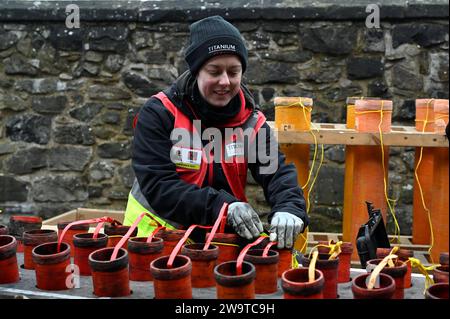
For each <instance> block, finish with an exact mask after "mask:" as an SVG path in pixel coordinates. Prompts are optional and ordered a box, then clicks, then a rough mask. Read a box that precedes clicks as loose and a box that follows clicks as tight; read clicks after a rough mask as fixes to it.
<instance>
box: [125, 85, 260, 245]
mask: <svg viewBox="0 0 450 319" xmlns="http://www.w3.org/2000/svg"><path fill="white" fill-rule="evenodd" d="M154 97H156V98H157V99H159V100H160V101H161V102H162V104H163V105H164V106H165V107H166V108H167V110H169V112H170V113H171V114H172V115H173V116H174V118H175V123H174V129H184V130H186V131H187V132H189V133H190V134H191V136H193V135H194V134H198V135H197V136H200V132H198V131H197V129H196V127H195V126H194V124H193V121H192V119H190V118H189V117H188V116H186V115H185V114H184V113H183V112H182V111H181V110H179V109H178V108H177V107H176V106H175V105H174V104H173V103H172V101H170V99H169V98H168V97H167V96H166V94H164V93H163V92H159V93H158V94H156V95H154ZM239 97H240V100H241V111H240V116H237V117H236V118H240V119H241V121H240V122H237V123H236V122H234V123H233V124H234V125H235V126H233V129H235V130H236V128H240V129H242V131H245V130H246V129H248V128H252V129H253V131H252V134H251V136H250V142H252V141H253V140H254V139H255V137H256V134H257V133H258V131H259V129H260V128H261V127H262V125H263V124H264V123H265V121H266V118H265V116H264V114H263V113H262V112H260V111H258V110H253V111H252V110H250V109H246V108H245V98H244V93H243V92H242V90H240V91H239ZM135 122H136V121H135ZM224 124H225V125H226V124H227V123H224ZM226 138H227V137H224V141H223V142H222V150H221V156H222V158H221V159H222V160H221V166H222V169H223V172H224V175H225V177H226V179H227V182H228V185H229V186H230V188H231V191H232V192H233V195H234V196H235V197H236V198H237V199H239V200H240V201H243V202H247V198H246V196H245V185H246V183H247V159H246V158H244V156H230V157H229V158H227V159H226V160H225V156H226V155H225V154H228V153H226V152H227V149H226V148H227V147H228V146H230V145H232V144H233V143H235V142H236V136H235V135H232V136H229V137H228V140H225V139H226ZM192 151H195V152H196V154H197V155H198V156H201V160H200V163H199V167H196V168H197V169H192V168H187V167H183V165H181V166H179V165H177V167H176V171H177V173H178V175H179V176H180V178H181V179H183V180H184V181H185V182H187V183H190V184H195V185H197V186H199V187H202V185H203V184H204V181H205V177H206V173H207V171H208V170H209V179H210V181H212V173H213V164H214V163H213V162H212V161H211V162H210V163H208V161H207V156H213V154H206V152H205V149H204V148H203V146H202V145H201V143H200V149H193V150H192ZM200 154H201V155H200ZM144 211H146V212H149V213H150V214H151V215H152V216H153V217H154V218H155V219H157V220H158V222H160V223H161V224H162V225H163V226H166V227H167V228H169V229H174V228H177V229H182V228H186V227H183V226H182V225H180V224H178V223H176V222H174V221H170V220H167V219H164V218H162V217H160V216H158V214H157V213H156V212H155V211H154V210H153V209H152V208H151V206H150V205H149V203H148V201H147V200H146V198H145V196H144V194H142V192H141V189H140V187H139V183H138V182H137V179H135V180H134V183H133V187H132V188H131V191H130V193H129V195H128V203H127V208H126V210H125V218H124V225H131V224H132V223H133V222H134V220H135V219H136V218H137V217H138V216H139V215H140V214H141V213H142V212H144ZM188 226H189V225H188ZM155 227H156V224H155V223H154V222H153V221H151V220H150V219H149V218H148V217H144V218H143V219H142V221H141V222H140V223H139V225H138V229H139V232H138V237H144V236H147V235H149V234H150V232H151V231H152V230H153V229H154V228H155Z"/></svg>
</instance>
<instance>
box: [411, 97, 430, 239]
mask: <svg viewBox="0 0 450 319" xmlns="http://www.w3.org/2000/svg"><path fill="white" fill-rule="evenodd" d="M433 106H434V100H433V99H417V100H416V131H418V132H434V107H433ZM425 121H426V124H425ZM420 149H421V148H420V147H416V150H415V161H414V169H415V168H416V167H417V164H418V163H419V159H420ZM433 158H434V147H424V148H423V149H422V159H421V161H420V166H419V168H418V169H417V176H418V177H419V181H420V185H421V186H422V193H423V199H424V202H425V205H426V206H427V208H428V209H430V204H431V199H432V193H431V187H432V185H433ZM413 191H414V193H413V225H412V242H413V243H414V244H420V245H428V244H430V242H431V237H430V236H431V233H430V222H429V221H428V213H427V211H426V210H425V208H424V207H423V203H422V198H421V196H420V188H419V184H418V182H417V179H416V176H415V174H414V187H413Z"/></svg>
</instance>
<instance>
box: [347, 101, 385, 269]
mask: <svg viewBox="0 0 450 319" xmlns="http://www.w3.org/2000/svg"><path fill="white" fill-rule="evenodd" d="M382 106H383V107H382ZM381 110H383V121H382V125H381V131H382V133H387V132H390V130H391V117H392V101H389V100H357V101H356V102H355V129H356V131H357V132H372V133H379V128H378V127H379V124H380V120H381ZM353 150H354V160H353V176H352V177H351V186H350V189H351V190H352V199H351V202H352V203H351V205H352V206H351V216H350V221H348V219H346V220H345V221H344V222H347V223H350V226H348V225H346V227H344V232H345V233H344V234H343V239H344V240H346V241H347V240H348V241H351V242H355V240H356V235H357V234H358V230H359V227H360V226H361V225H362V224H364V223H366V222H367V220H368V215H367V207H366V203H365V201H369V202H372V203H373V205H374V207H375V208H378V209H381V212H382V215H383V219H384V222H385V223H386V211H387V203H386V197H385V193H384V178H386V179H387V175H388V160H389V148H388V147H386V146H384V165H385V172H384V173H383V166H382V162H381V159H382V152H381V147H380V146H378V145H377V146H372V145H355V146H354V147H353ZM347 218H348V217H347ZM346 238H348V239H346ZM352 260H355V261H357V260H359V257H358V253H357V250H356V249H355V250H354V251H353V254H352Z"/></svg>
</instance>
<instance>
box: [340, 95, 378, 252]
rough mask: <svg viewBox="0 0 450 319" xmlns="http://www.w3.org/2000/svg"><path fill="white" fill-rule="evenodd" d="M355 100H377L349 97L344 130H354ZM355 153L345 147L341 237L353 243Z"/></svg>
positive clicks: (347, 146)
mask: <svg viewBox="0 0 450 319" xmlns="http://www.w3.org/2000/svg"><path fill="white" fill-rule="evenodd" d="M356 100H379V98H376V97H363V96H361V97H358V96H351V97H348V98H347V123H346V128H348V129H353V130H354V129H355V103H356ZM354 160H355V152H354V145H346V146H345V174H344V207H343V222H342V235H343V238H342V240H343V241H346V242H351V243H353V242H354V240H355V239H354V238H351V225H352V202H353V190H352V186H353V170H354V164H353V163H354Z"/></svg>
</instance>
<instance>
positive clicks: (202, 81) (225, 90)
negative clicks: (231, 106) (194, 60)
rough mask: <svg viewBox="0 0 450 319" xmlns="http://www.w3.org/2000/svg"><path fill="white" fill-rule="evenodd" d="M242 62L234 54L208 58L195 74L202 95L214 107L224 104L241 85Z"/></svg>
mask: <svg viewBox="0 0 450 319" xmlns="http://www.w3.org/2000/svg"><path fill="white" fill-rule="evenodd" d="M241 79H242V64H241V60H239V58H238V57H237V56H236V55H234V54H225V55H219V56H216V57H213V58H211V59H209V60H208V61H207V62H206V63H205V64H204V65H203V66H202V68H201V69H200V71H199V72H198V75H197V83H198V89H199V91H200V94H201V95H202V97H203V98H204V99H205V100H206V101H207V102H208V103H209V104H211V105H212V106H214V107H224V106H226V105H227V104H228V103H229V102H230V101H231V99H232V98H233V97H235V96H236V94H238V92H239V89H240V87H241Z"/></svg>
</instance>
